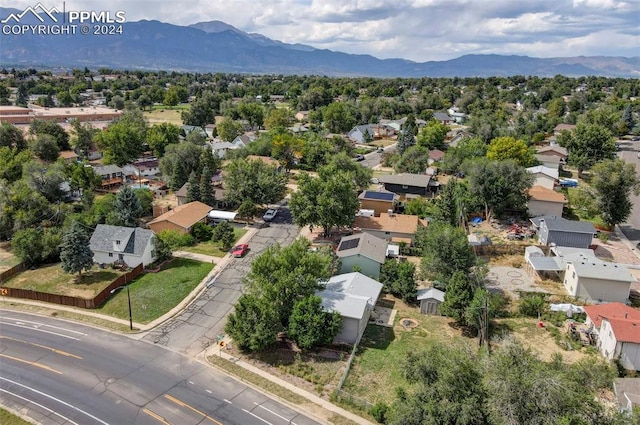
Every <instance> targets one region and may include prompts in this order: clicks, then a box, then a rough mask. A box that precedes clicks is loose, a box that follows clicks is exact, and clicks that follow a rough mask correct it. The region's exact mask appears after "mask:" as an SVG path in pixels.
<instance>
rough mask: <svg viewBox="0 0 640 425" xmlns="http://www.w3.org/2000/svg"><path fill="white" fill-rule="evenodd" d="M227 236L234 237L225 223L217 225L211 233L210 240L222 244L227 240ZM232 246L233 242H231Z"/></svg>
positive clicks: (231, 230)
mask: <svg viewBox="0 0 640 425" xmlns="http://www.w3.org/2000/svg"><path fill="white" fill-rule="evenodd" d="M229 235H231V237H234V236H235V235H234V232H233V227H232V226H231V225H230V224H229V223H228V222H226V221H223V222H221V223H218V224H217V225H216V226H215V227H214V228H213V232H212V233H211V240H212V241H213V242H224V241H225V240H228V239H229ZM231 243H232V244H233V242H231Z"/></svg>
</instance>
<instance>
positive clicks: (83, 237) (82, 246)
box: [60, 222, 93, 279]
mask: <svg viewBox="0 0 640 425" xmlns="http://www.w3.org/2000/svg"><path fill="white" fill-rule="evenodd" d="M60 261H61V262H62V270H63V271H64V272H65V273H78V279H81V278H82V271H83V270H91V267H92V266H93V252H91V248H89V236H88V235H87V233H86V232H85V230H84V229H83V228H82V226H81V225H80V223H78V222H74V223H73V224H72V225H71V226H70V227H69V228H68V229H67V231H66V232H65V233H64V236H63V238H62V244H61V245H60Z"/></svg>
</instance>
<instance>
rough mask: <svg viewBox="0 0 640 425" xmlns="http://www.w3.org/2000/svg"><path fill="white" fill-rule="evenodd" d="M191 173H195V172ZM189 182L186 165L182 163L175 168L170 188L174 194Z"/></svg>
mask: <svg viewBox="0 0 640 425" xmlns="http://www.w3.org/2000/svg"><path fill="white" fill-rule="evenodd" d="M191 172H192V173H193V171H191ZM188 181H189V177H188V175H187V172H186V170H185V169H184V165H182V163H181V162H178V163H176V165H175V167H174V168H173V174H172V175H171V179H170V180H169V187H170V188H171V190H173V191H174V192H177V191H178V190H180V188H181V187H182V186H184V184H185V183H187V182H188Z"/></svg>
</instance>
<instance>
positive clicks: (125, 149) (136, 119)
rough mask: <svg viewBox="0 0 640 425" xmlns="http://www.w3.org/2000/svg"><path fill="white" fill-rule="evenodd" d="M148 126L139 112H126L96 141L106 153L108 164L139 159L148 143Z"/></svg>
mask: <svg viewBox="0 0 640 425" xmlns="http://www.w3.org/2000/svg"><path fill="white" fill-rule="evenodd" d="M146 132H147V124H146V122H145V120H144V118H143V116H142V113H141V112H140V111H137V110H128V111H125V112H124V113H123V114H122V116H121V117H120V118H118V119H117V120H115V121H114V122H112V123H111V124H110V125H109V126H108V127H107V128H106V129H105V130H104V131H101V132H99V133H97V134H96V136H95V137H94V139H95V140H96V143H97V144H98V147H100V149H102V151H103V153H104V162H105V163H106V164H116V165H118V166H123V165H124V164H126V163H128V162H131V161H133V160H134V159H136V158H138V157H139V156H140V154H141V153H142V152H143V144H144V143H145V141H146Z"/></svg>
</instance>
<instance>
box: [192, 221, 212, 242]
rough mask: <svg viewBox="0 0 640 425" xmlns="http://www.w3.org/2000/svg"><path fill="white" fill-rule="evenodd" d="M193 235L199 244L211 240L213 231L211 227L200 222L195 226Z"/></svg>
mask: <svg viewBox="0 0 640 425" xmlns="http://www.w3.org/2000/svg"><path fill="white" fill-rule="evenodd" d="M191 233H192V234H193V237H194V238H196V240H197V241H198V242H204V241H208V240H211V236H212V235H213V229H212V228H211V226H208V225H206V224H204V223H201V222H198V223H196V224H195V225H194V226H193V230H192V231H191Z"/></svg>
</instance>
